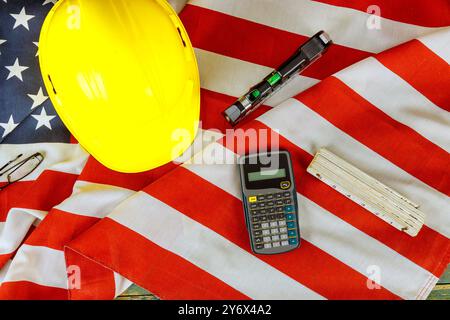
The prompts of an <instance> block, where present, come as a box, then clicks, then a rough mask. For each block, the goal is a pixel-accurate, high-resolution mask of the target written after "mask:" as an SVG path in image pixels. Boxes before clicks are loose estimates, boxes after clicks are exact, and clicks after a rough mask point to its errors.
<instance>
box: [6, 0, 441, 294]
mask: <svg viewBox="0 0 450 320" xmlns="http://www.w3.org/2000/svg"><path fill="white" fill-rule="evenodd" d="M171 2H175V4H174V5H175V6H176V7H177V8H181V7H182V5H183V3H182V2H185V1H184V0H181V1H171ZM366 2H367V1H365V2H364V1H363V2H358V3H356V2H355V3H354V2H348V3H347V2H346V3H344V2H343V1H340V0H323V1H322V0H320V1H305V0H286V1H283V2H276V1H271V0H258V1H255V0H239V1H235V0H230V1H215V0H192V1H189V2H188V4H187V5H186V6H185V7H184V9H183V10H182V11H181V13H180V17H181V19H182V20H183V22H184V24H185V26H186V29H187V32H188V33H189V36H190V38H191V41H192V43H193V46H194V47H195V53H196V56H197V60H198V64H199V71H200V77H201V87H202V88H201V120H202V130H200V133H201V134H202V136H200V135H199V137H197V142H199V143H200V144H201V143H202V142H203V144H201V148H200V149H196V148H192V150H191V151H189V152H191V153H188V155H192V156H193V157H192V159H189V158H190V156H187V157H184V158H183V159H184V160H190V161H187V162H186V163H184V164H181V165H180V163H169V164H167V165H165V166H163V167H161V168H158V169H155V170H152V171H149V172H145V173H141V174H121V173H116V172H113V171H111V170H109V169H107V168H105V167H103V166H102V165H101V164H100V163H98V162H97V161H96V160H95V159H93V158H92V157H89V159H88V155H87V154H86V153H85V152H84V151H83V149H82V148H81V147H80V146H79V145H78V144H76V142H75V141H74V140H73V138H71V137H70V136H69V134H68V132H67V130H66V129H65V128H64V127H63V126H62V124H61V123H60V121H59V119H58V118H52V119H50V118H49V117H52V116H53V115H54V112H53V111H52V112H50V111H51V110H53V109H52V106H51V103H50V101H49V100H48V99H45V97H46V93H45V92H44V91H42V92H40V91H39V85H38V82H40V78H39V77H40V76H39V73H38V69H36V68H35V67H36V66H37V60H35V59H37V57H36V56H35V55H36V52H35V51H33V52H31V51H30V49H29V48H28V49H27V52H23V50H19V49H20V48H18V47H17V43H18V41H19V39H22V38H23V39H28V38H29V39H28V40H27V41H28V42H29V43H30V44H31V46H33V47H34V49H37V48H36V44H34V43H33V41H37V40H36V39H37V36H38V33H39V30H40V26H41V24H42V22H43V20H44V18H45V14H46V12H47V11H48V10H49V9H50V8H51V5H52V4H51V3H50V2H47V1H46V3H45V4H41V3H40V2H36V1H33V2H32V1H30V0H18V1H16V2H15V3H11V1H9V2H8V3H3V2H1V1H0V17H2V19H0V53H1V55H0V84H2V82H3V81H4V83H5V84H6V86H4V87H2V88H6V89H7V90H6V91H4V90H0V105H1V106H7V107H8V108H0V137H1V136H2V135H3V134H5V132H6V131H8V136H6V135H5V137H4V140H3V144H0V166H1V165H2V164H3V163H6V162H8V161H9V160H11V159H13V158H14V157H16V156H17V155H18V154H20V153H21V152H23V150H26V151H27V152H37V151H45V153H46V158H45V161H44V163H43V165H42V166H41V167H39V168H38V170H36V172H34V173H33V174H32V175H31V176H29V177H27V179H25V181H20V182H18V183H16V184H14V185H12V186H11V187H9V188H8V189H5V191H0V299H112V298H114V297H116V296H117V295H120V294H121V293H122V292H123V291H124V290H125V289H126V288H127V287H128V286H129V285H130V284H131V283H136V284H138V285H140V286H142V287H143V288H145V289H147V290H149V291H150V292H152V293H154V294H155V295H156V296H158V297H160V298H162V299H425V298H426V297H427V296H428V294H429V293H430V291H431V289H432V288H433V287H434V285H435V283H436V281H437V280H438V278H439V277H440V275H441V274H442V273H443V272H444V270H445V268H446V266H447V264H448V263H449V261H450V241H449V237H450V229H449V227H448V226H449V225H450V218H449V217H450V216H449V214H448V213H449V212H448V211H447V208H449V207H450V200H449V197H448V196H449V192H450V191H449V190H450V176H449V172H448V170H446V168H449V167H450V155H449V148H450V146H449V145H448V138H447V137H449V136H450V118H449V116H448V112H447V111H448V106H449V104H450V92H449V91H448V90H446V88H447V87H448V84H449V83H450V78H449V77H450V73H449V72H448V70H449V66H448V62H449V57H450V47H449V46H448V42H449V30H450V27H448V26H450V13H449V11H448V10H445V5H444V2H442V1H441V2H439V4H438V6H439V8H441V10H436V9H433V8H431V7H430V6H426V7H424V6H423V4H422V3H420V1H413V2H408V6H410V7H411V11H408V12H407V13H405V12H402V13H400V12H398V10H399V9H398V4H395V3H392V2H390V1H379V4H378V5H379V7H380V10H381V16H380V23H381V28H380V29H370V28H367V20H368V19H371V18H373V16H372V15H371V14H370V13H368V11H367V8H365V7H364V6H365V4H366ZM22 7H24V8H25V9H24V12H26V14H28V15H32V16H34V17H33V18H32V19H29V20H28V27H29V30H27V28H25V27H24V26H20V25H19V26H17V27H16V28H15V29H12V28H13V27H14V23H15V19H14V18H13V16H11V15H10V14H19V13H20V12H21V10H22ZM413 13H414V14H413ZM419 13H420V16H421V17H422V18H420V19H419V18H415V16H417V15H419ZM3 17H5V18H4V19H3ZM323 17H326V19H324V18H323ZM433 17H434V18H435V20H433ZM321 29H323V30H325V31H327V32H328V33H330V35H331V37H332V38H333V40H334V43H335V44H334V45H333V46H332V47H331V48H330V50H329V52H327V53H326V55H325V56H324V57H323V58H321V60H319V61H317V63H316V64H314V65H313V66H312V67H311V68H309V69H308V70H307V71H306V72H305V73H304V74H302V75H300V76H297V77H296V78H295V79H294V80H293V81H292V82H291V83H290V84H289V85H288V86H286V87H284V88H283V89H282V90H280V91H279V92H277V94H276V95H275V96H273V97H272V98H271V99H269V100H268V101H267V102H266V104H265V105H264V106H261V107H260V108H259V109H258V110H257V111H255V112H254V113H253V114H252V115H251V116H250V117H249V118H248V119H246V120H245V121H243V123H242V124H241V126H240V129H241V131H239V132H232V131H231V132H230V131H226V129H230V126H229V124H228V123H227V122H226V121H225V120H224V119H223V117H222V115H221V112H222V111H223V110H224V109H225V108H226V107H228V106H229V105H230V104H231V103H233V101H234V100H235V99H236V97H238V96H240V95H241V94H242V93H244V92H245V91H246V90H247V89H248V88H249V87H251V86H252V85H254V84H255V83H257V82H258V81H259V80H261V78H262V77H264V76H265V75H267V74H268V73H269V72H270V71H271V69H272V68H275V67H277V66H278V65H279V64H280V63H281V62H282V61H283V60H284V59H285V58H287V57H288V56H289V55H290V54H291V53H292V52H293V51H294V50H295V49H296V48H298V46H300V45H301V43H302V42H303V41H304V40H305V39H307V38H308V37H309V36H311V35H312V34H314V33H316V32H317V31H319V30H321ZM11 30H13V31H11ZM33 36H35V38H36V39H31V38H32V37H33ZM2 39H5V40H6V42H5V41H2ZM446 44H447V45H446ZM24 48H25V47H24ZM28 51H30V52H31V53H32V54H31V53H30V52H28ZM25 55H26V57H25ZM16 58H18V64H19V66H27V67H29V69H27V70H23V72H22V75H23V77H22V80H23V83H22V82H21V81H20V79H18V78H17V77H11V78H9V79H7V78H8V77H9V70H10V69H8V68H5V67H7V66H9V67H10V66H13V65H14V61H15V59H16ZM38 80H39V81H38ZM14 81H15V82H14ZM24 90H25V91H26V92H25V91H24ZM5 92H6V93H5ZM5 95H10V97H11V98H14V99H16V100H15V101H17V102H18V106H21V108H18V107H17V108H18V109H17V110H16V109H15V108H13V107H12V104H10V103H9V101H10V100H8V101H7V100H6V98H5V97H6V96H5ZM25 101H27V103H25ZM36 104H39V106H36ZM32 105H33V106H34V108H36V109H33V112H32V115H33V116H27V113H26V112H28V111H30V108H31V106H32ZM22 107H23V108H22ZM44 109H45V111H44ZM5 110H7V113H6V114H5ZM25 111H26V112H25ZM16 112H17V115H16ZM45 115H47V117H43V116H45ZM11 116H12V119H11V120H10V118H11ZM34 116H36V117H37V118H36V117H34ZM39 119H40V123H41V124H42V123H46V124H49V126H50V127H51V128H52V129H55V128H58V130H57V132H58V134H56V133H55V131H51V130H50V128H49V127H48V126H46V125H42V126H40V128H38V129H36V127H37V120H39ZM19 122H20V124H19ZM16 124H17V126H16ZM13 127H14V128H13ZM12 129H14V130H12ZM252 132H253V133H255V132H256V136H255V139H256V141H257V142H259V141H262V142H263V145H264V146H267V147H268V148H277V147H279V148H283V149H287V150H289V151H290V153H291V156H292V158H293V166H294V173H295V177H296V184H297V199H298V202H299V209H300V214H299V220H300V229H301V233H302V245H301V247H300V248H299V249H297V250H295V251H292V252H289V253H286V254H283V255H273V256H259V255H255V254H253V253H252V251H251V249H250V244H249V242H248V234H247V230H246V227H245V221H244V214H243V210H242V200H241V192H240V189H239V176H238V173H237V167H236V166H235V165H232V164H218V163H217V164H216V163H215V162H214V160H217V161H222V160H223V157H226V158H227V159H235V158H236V157H237V156H239V155H240V154H242V153H243V152H248V151H255V150H253V149H252V147H251V146H245V148H243V149H242V148H239V147H238V146H236V144H234V146H233V144H231V143H229V142H230V141H235V140H237V136H238V135H239V134H241V133H244V134H245V133H249V134H253V133H252ZM263 132H265V133H266V134H270V135H271V136H273V137H275V138H276V139H275V140H274V141H266V140H265V139H266V136H264V134H263ZM203 135H204V136H205V137H203ZM208 137H213V138H211V139H210V138H208ZM202 139H203V141H202ZM0 141H1V140H0ZM55 142H56V143H55ZM70 142H72V143H70ZM321 147H326V148H328V149H330V150H331V151H333V152H334V153H336V154H338V155H339V156H341V157H342V158H343V159H346V160H348V161H349V162H351V163H354V164H355V165H357V166H358V167H359V168H361V169H362V170H363V171H365V172H367V173H369V174H370V175H371V176H373V177H374V178H376V179H377V180H379V181H382V182H383V183H385V184H386V185H389V186H391V187H392V188H393V189H395V190H398V191H399V192H401V193H402V194H405V196H408V197H409V198H411V200H414V201H415V202H418V203H419V204H420V206H421V210H423V211H424V212H425V213H426V215H427V219H426V221H425V225H424V226H423V228H422V230H421V232H420V233H419V234H418V236H417V237H415V238H411V237H408V236H407V235H405V234H404V233H402V232H400V231H398V230H396V229H394V228H392V227H390V226H389V225H388V224H386V223H384V222H383V221H381V220H380V219H378V218H376V217H375V216H374V215H373V214H371V213H369V212H367V211H366V210H365V209H364V208H362V207H360V206H358V205H357V204H355V203H354V202H352V201H351V200H349V199H347V198H346V197H344V196H342V195H341V194H339V193H338V192H336V191H335V190H333V189H332V188H330V187H328V186H327V185H325V184H323V183H321V182H320V181H317V179H314V177H311V176H310V175H309V174H308V173H307V172H306V168H307V166H308V165H309V163H310V162H311V160H312V158H313V155H314V154H315V152H316V151H317V150H318V149H319V148H321ZM205 160H207V161H206V162H208V163H205ZM0 179H2V178H1V177H0ZM2 182H3V180H0V183H2ZM374 272H375V273H376V274H377V276H375V277H373V274H374Z"/></svg>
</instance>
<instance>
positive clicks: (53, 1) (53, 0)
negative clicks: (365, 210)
mask: <svg viewBox="0 0 450 320" xmlns="http://www.w3.org/2000/svg"><path fill="white" fill-rule="evenodd" d="M56 1H58V0H45V1H44V3H43V4H42V5H43V6H45V5H46V4H49V3H53V4H56Z"/></svg>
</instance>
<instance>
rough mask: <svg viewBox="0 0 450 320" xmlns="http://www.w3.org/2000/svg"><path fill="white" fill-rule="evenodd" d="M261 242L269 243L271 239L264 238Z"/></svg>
mask: <svg viewBox="0 0 450 320" xmlns="http://www.w3.org/2000/svg"><path fill="white" fill-rule="evenodd" d="M263 240H264V242H270V240H271V239H270V237H264V238H263Z"/></svg>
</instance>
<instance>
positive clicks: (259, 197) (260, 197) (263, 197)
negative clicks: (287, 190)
mask: <svg viewBox="0 0 450 320" xmlns="http://www.w3.org/2000/svg"><path fill="white" fill-rule="evenodd" d="M265 199H266V197H265V196H258V201H262V200H265Z"/></svg>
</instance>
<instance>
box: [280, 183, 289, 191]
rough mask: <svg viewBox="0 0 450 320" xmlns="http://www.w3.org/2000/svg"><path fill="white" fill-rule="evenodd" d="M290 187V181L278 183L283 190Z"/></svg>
mask: <svg viewBox="0 0 450 320" xmlns="http://www.w3.org/2000/svg"><path fill="white" fill-rule="evenodd" d="M290 187H291V182H290V181H283V182H281V183H280V188H281V189H283V190H286V189H289V188H290Z"/></svg>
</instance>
